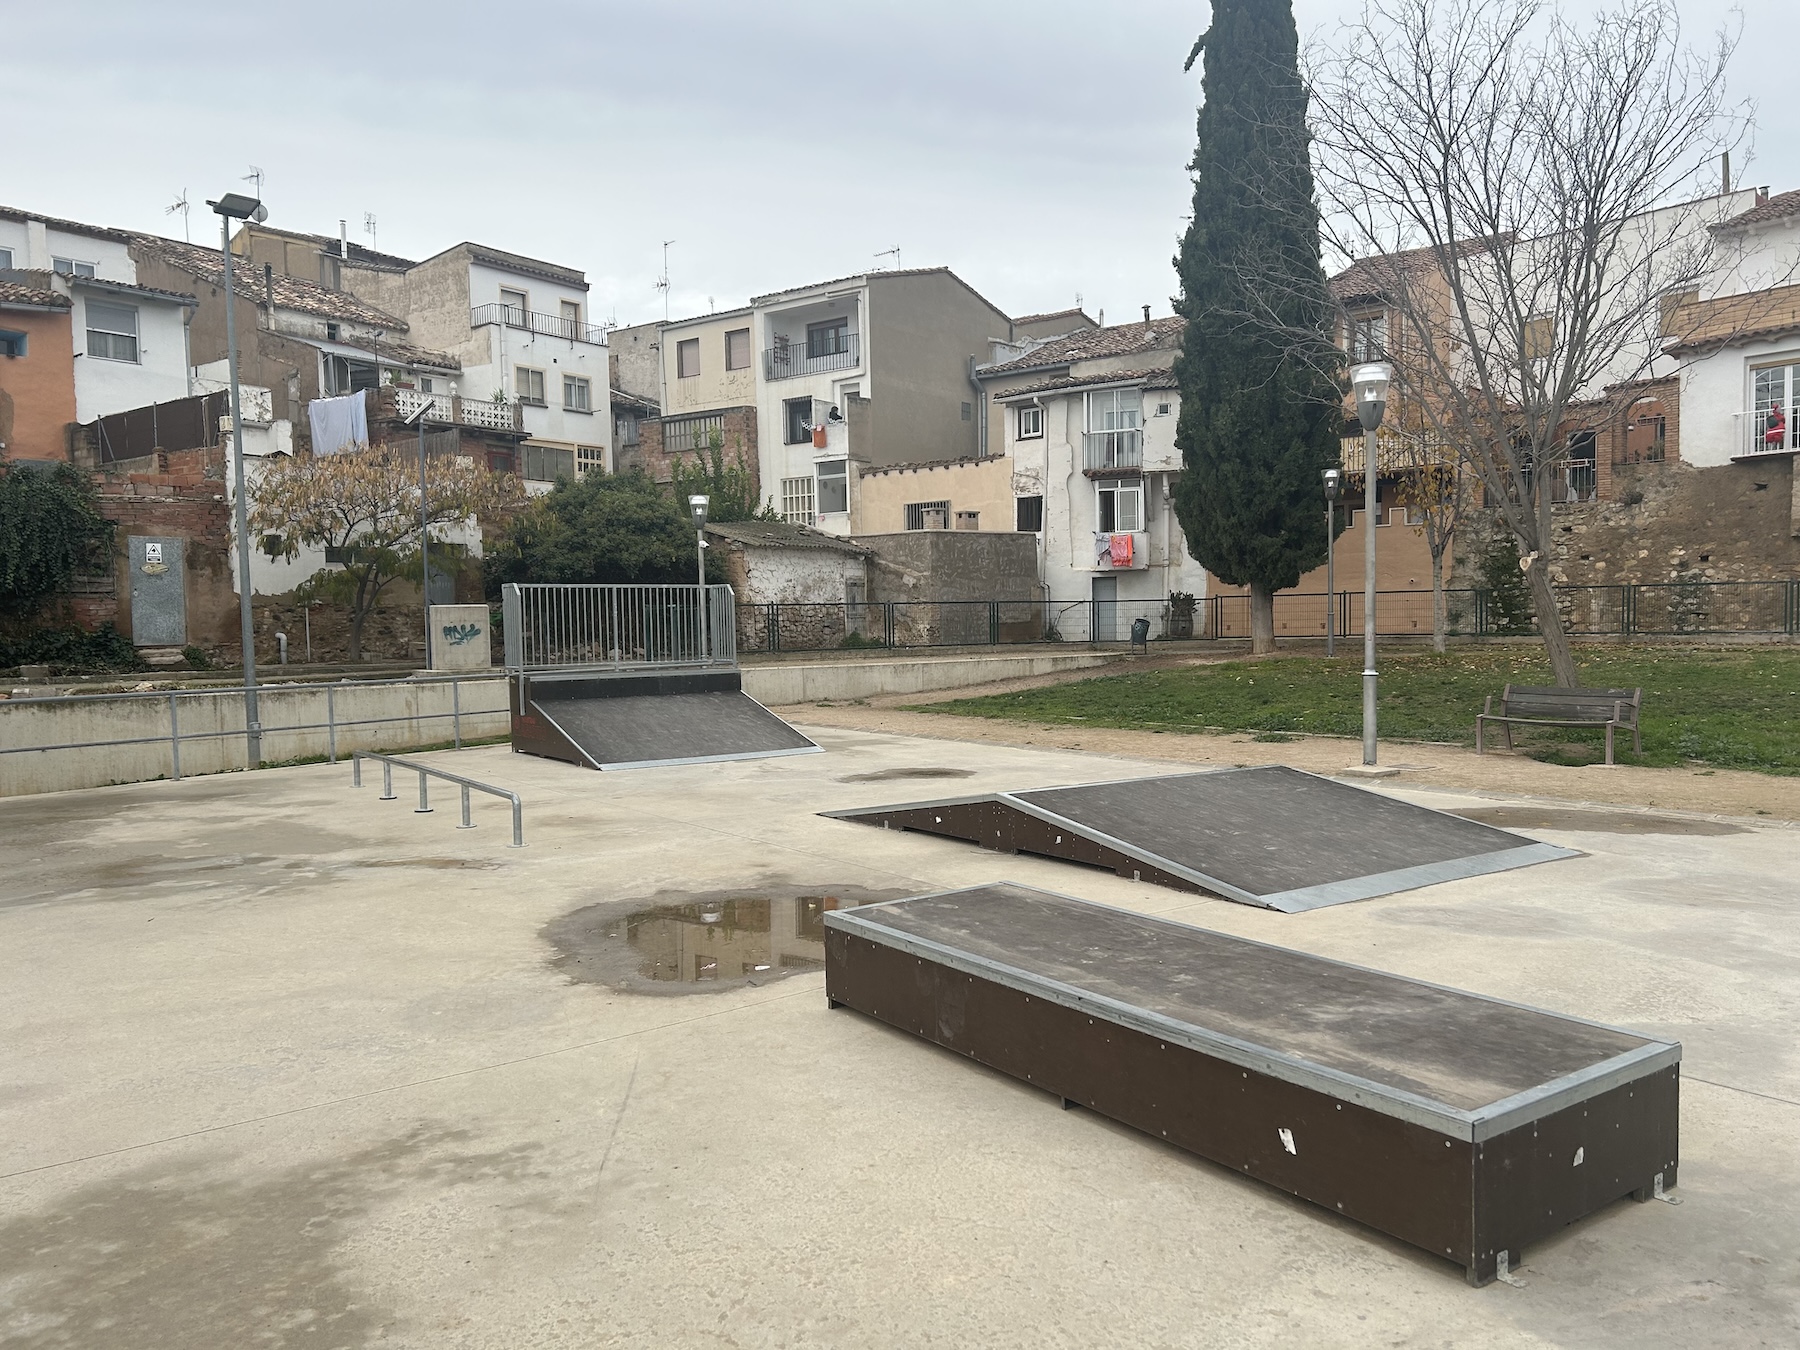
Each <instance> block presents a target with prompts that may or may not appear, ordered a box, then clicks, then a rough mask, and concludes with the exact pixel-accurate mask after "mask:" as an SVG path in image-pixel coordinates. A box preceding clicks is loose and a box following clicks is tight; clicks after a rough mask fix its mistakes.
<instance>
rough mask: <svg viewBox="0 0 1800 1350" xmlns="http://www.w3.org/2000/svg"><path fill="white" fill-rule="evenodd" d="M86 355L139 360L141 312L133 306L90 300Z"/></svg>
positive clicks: (110, 358)
mask: <svg viewBox="0 0 1800 1350" xmlns="http://www.w3.org/2000/svg"><path fill="white" fill-rule="evenodd" d="M87 354H88V355H89V356H97V357H99V358H100V359H101V360H102V361H136V360H137V359H138V312H137V308H136V306H134V305H103V304H101V303H100V302H99V301H98V300H89V301H88V302H87Z"/></svg>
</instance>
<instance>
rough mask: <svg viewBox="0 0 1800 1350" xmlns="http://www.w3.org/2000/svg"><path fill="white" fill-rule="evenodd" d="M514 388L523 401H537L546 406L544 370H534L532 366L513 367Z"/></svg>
mask: <svg viewBox="0 0 1800 1350" xmlns="http://www.w3.org/2000/svg"><path fill="white" fill-rule="evenodd" d="M513 388H514V389H515V390H516V391H517V393H518V395H519V402H521V403H535V404H536V405H537V406H538V407H540V408H541V407H543V406H544V372H543V371H541V370H533V369H532V368H531V367H530V366H514V367H513Z"/></svg>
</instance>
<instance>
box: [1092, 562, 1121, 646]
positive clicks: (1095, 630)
mask: <svg viewBox="0 0 1800 1350" xmlns="http://www.w3.org/2000/svg"><path fill="white" fill-rule="evenodd" d="M1092 622H1093V627H1092V628H1091V629H1090V630H1089V632H1090V636H1091V637H1092V639H1093V641H1095V642H1117V641H1118V640H1119V632H1118V628H1119V579H1118V578H1117V577H1095V578H1094V617H1093V621H1092Z"/></svg>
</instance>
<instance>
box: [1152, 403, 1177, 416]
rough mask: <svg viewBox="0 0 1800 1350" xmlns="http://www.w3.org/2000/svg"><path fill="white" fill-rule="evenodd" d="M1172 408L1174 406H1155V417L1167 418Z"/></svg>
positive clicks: (1162, 404)
mask: <svg viewBox="0 0 1800 1350" xmlns="http://www.w3.org/2000/svg"><path fill="white" fill-rule="evenodd" d="M1173 406H1174V405H1172V404H1168V403H1159V404H1157V405H1156V415H1157V416H1158V417H1167V416H1168V415H1169V413H1170V411H1171V410H1172V409H1173Z"/></svg>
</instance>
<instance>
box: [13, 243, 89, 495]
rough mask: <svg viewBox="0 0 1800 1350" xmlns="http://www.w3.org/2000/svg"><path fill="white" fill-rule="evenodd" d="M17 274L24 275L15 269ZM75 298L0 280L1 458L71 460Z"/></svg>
mask: <svg viewBox="0 0 1800 1350" xmlns="http://www.w3.org/2000/svg"><path fill="white" fill-rule="evenodd" d="M14 275H15V276H16V275H18V274H17V273H14ZM69 315H70V303H69V297H68V296H66V295H59V294H57V293H56V292H55V291H53V290H51V289H49V286H48V283H47V282H46V284H45V286H44V288H43V289H41V290H40V289H38V287H36V286H35V285H32V284H31V283H30V282H29V281H8V280H0V459H37V460H47V459H48V460H66V459H67V458H68V457H69V450H68V438H67V432H66V430H65V428H66V427H67V426H68V424H69V423H70V422H73V421H74V420H75V357H74V342H73V338H72V333H71V330H70V327H69V321H70V320H69Z"/></svg>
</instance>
